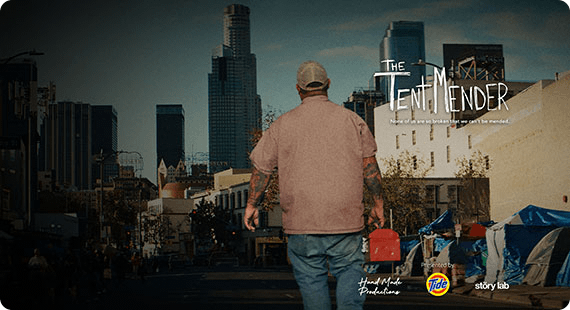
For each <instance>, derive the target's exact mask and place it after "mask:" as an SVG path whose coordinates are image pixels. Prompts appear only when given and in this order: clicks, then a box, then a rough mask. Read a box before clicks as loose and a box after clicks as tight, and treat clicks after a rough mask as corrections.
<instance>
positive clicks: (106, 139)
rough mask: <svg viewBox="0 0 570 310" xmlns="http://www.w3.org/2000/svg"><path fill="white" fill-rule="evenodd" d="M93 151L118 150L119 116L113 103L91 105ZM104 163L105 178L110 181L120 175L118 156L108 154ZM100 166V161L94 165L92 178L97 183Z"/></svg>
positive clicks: (97, 152) (95, 153)
mask: <svg viewBox="0 0 570 310" xmlns="http://www.w3.org/2000/svg"><path fill="white" fill-rule="evenodd" d="M91 115H92V121H91V130H92V133H93V137H92V140H91V151H92V152H93V155H98V154H100V153H101V151H103V154H105V155H112V154H114V153H115V152H117V145H118V118H117V110H115V108H114V107H113V106H111V105H94V106H91ZM107 158H108V160H105V163H104V164H103V180H104V181H105V182H109V181H110V179H111V178H113V177H117V176H119V164H118V163H117V160H116V158H117V157H116V156H107ZM100 168H101V167H99V164H98V163H95V164H94V165H93V172H92V178H93V183H94V184H95V182H96V180H97V179H98V178H99V174H100Z"/></svg>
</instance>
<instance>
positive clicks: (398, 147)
mask: <svg viewBox="0 0 570 310" xmlns="http://www.w3.org/2000/svg"><path fill="white" fill-rule="evenodd" d="M398 149H400V136H396V150H398Z"/></svg>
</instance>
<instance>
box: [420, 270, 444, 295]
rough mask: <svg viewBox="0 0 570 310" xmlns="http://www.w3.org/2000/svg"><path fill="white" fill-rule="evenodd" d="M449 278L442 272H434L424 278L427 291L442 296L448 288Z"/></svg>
mask: <svg viewBox="0 0 570 310" xmlns="http://www.w3.org/2000/svg"><path fill="white" fill-rule="evenodd" d="M449 284H450V283H449V279H448V278H447V276H446V275H444V274H443V273H434V274H432V275H431V276H429V278H427V280H426V288H427V291H428V292H429V293H430V294H432V295H433V296H438V297H439V296H443V295H445V293H447V291H448V290H449V286H450V285H449Z"/></svg>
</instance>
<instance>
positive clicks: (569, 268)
mask: <svg viewBox="0 0 570 310" xmlns="http://www.w3.org/2000/svg"><path fill="white" fill-rule="evenodd" d="M556 286H570V253H568V255H566V259H565V260H564V264H562V268H560V271H559V272H558V275H556Z"/></svg>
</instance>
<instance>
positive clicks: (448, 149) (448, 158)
mask: <svg viewBox="0 0 570 310" xmlns="http://www.w3.org/2000/svg"><path fill="white" fill-rule="evenodd" d="M447 162H448V163H449V162H451V148H450V147H449V145H448V146H447ZM469 165H471V162H469Z"/></svg>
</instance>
